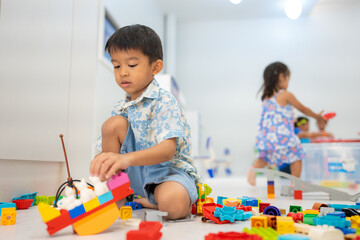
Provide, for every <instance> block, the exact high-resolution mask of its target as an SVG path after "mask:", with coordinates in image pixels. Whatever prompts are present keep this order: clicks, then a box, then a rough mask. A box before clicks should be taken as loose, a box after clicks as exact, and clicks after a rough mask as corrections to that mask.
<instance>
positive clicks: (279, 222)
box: [276, 217, 295, 234]
mask: <svg viewBox="0 0 360 240" xmlns="http://www.w3.org/2000/svg"><path fill="white" fill-rule="evenodd" d="M276 230H277V232H278V233H279V234H286V233H291V234H292V233H295V226H294V220H293V219H292V217H276Z"/></svg>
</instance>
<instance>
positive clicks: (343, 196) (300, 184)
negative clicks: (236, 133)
mask: <svg viewBox="0 0 360 240" xmlns="http://www.w3.org/2000/svg"><path fill="white" fill-rule="evenodd" d="M252 171H254V172H261V173H265V174H266V175H267V177H268V178H270V179H274V176H275V175H278V176H281V177H284V178H287V179H290V180H292V181H293V183H294V187H291V186H282V188H281V195H282V196H294V191H302V192H325V193H328V194H329V197H330V200H338V201H353V202H355V201H357V200H358V198H359V197H360V193H357V194H354V195H350V194H348V193H346V192H342V191H339V190H336V189H331V188H326V187H322V186H320V185H316V184H311V183H308V182H305V181H303V180H301V179H300V178H297V177H295V176H292V175H290V174H287V173H283V172H279V171H274V170H270V169H264V168H253V169H252Z"/></svg>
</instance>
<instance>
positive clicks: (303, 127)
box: [298, 121, 309, 132]
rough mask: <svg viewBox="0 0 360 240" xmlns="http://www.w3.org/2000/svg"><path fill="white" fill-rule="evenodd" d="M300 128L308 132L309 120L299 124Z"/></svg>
mask: <svg viewBox="0 0 360 240" xmlns="http://www.w3.org/2000/svg"><path fill="white" fill-rule="evenodd" d="M298 128H300V129H301V130H302V131H304V132H308V131H309V122H308V121H307V122H306V123H303V124H299V126H298Z"/></svg>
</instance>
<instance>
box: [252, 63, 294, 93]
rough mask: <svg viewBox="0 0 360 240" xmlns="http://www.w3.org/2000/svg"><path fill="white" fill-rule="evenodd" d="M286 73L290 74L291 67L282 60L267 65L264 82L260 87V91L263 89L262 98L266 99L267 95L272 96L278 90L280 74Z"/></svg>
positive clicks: (286, 74) (285, 74)
mask: <svg viewBox="0 0 360 240" xmlns="http://www.w3.org/2000/svg"><path fill="white" fill-rule="evenodd" d="M281 73H282V74H284V76H288V75H290V70H289V68H288V67H287V66H286V65H285V64H284V63H282V62H274V63H271V64H270V65H269V66H267V67H266V68H265V70H264V83H263V85H262V86H261V88H260V89H259V92H260V91H261V90H263V93H262V95H261V100H264V99H265V98H267V97H271V96H272V95H273V94H274V92H276V91H277V90H278V89H277V85H278V82H279V75H280V74H281Z"/></svg>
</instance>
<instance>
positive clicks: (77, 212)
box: [69, 204, 86, 219]
mask: <svg viewBox="0 0 360 240" xmlns="http://www.w3.org/2000/svg"><path fill="white" fill-rule="evenodd" d="M85 212H86V211H85V208H84V205H83V204H81V205H80V206H77V207H75V208H73V209H71V210H70V211H69V214H70V217H71V219H74V218H76V217H78V216H80V215H81V214H83V213H85Z"/></svg>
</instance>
